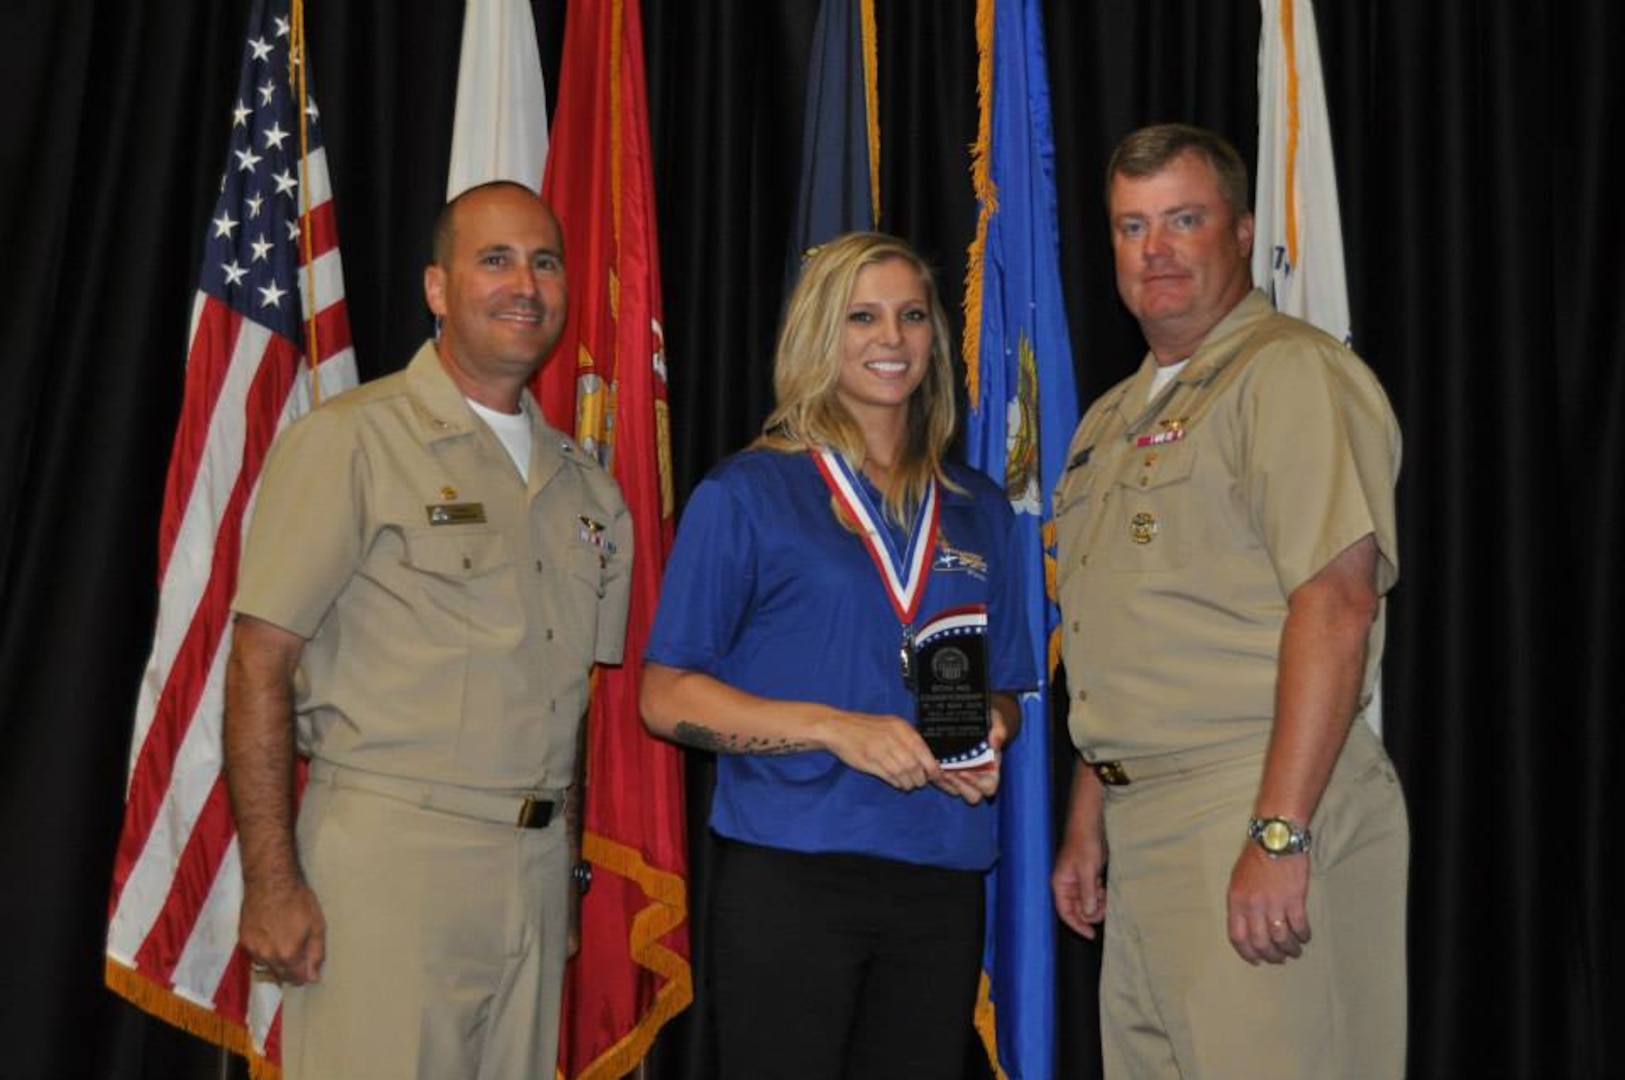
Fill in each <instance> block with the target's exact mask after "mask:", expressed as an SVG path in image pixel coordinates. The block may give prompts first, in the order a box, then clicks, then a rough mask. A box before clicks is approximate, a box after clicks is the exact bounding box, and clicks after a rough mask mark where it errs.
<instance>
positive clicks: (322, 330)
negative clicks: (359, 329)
mask: <svg viewBox="0 0 1625 1080" xmlns="http://www.w3.org/2000/svg"><path fill="white" fill-rule="evenodd" d="M353 344H354V343H353V342H352V341H351V340H350V313H349V310H348V309H347V308H346V306H345V305H344V304H343V303H342V302H340V303H337V304H329V305H328V306H327V307H325V308H323V309H322V310H321V311H319V312H317V314H316V348H317V350H318V353H317V355H318V356H319V357H320V358H321V359H320V360H319V361H318V363H324V362H326V361H328V360H331V359H332V358H333V357H335V356H337V355H338V354H339V353H341V352H343V351H344V350H345V349H348V348H350V347H351V345H353Z"/></svg>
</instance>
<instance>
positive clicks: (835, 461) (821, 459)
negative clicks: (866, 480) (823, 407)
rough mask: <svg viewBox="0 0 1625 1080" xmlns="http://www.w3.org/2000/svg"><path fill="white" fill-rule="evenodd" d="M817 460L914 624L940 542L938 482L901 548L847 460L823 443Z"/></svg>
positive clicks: (897, 605) (898, 606) (906, 619)
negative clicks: (904, 546)
mask: <svg viewBox="0 0 1625 1080" xmlns="http://www.w3.org/2000/svg"><path fill="white" fill-rule="evenodd" d="M813 463H814V464H816V465H817V466H818V471H819V472H820V473H822V474H823V477H824V483H825V484H827V485H829V490H830V494H832V495H833V496H834V497H835V500H836V502H837V503H839V505H840V506H841V508H842V509H843V510H845V511H846V512H847V513H848V514H849V515H850V516H851V518H852V520H853V521H854V522H856V523H857V525H858V527H859V528H860V529H862V530H863V544H864V547H866V548H868V549H869V557H870V558H871V559H873V560H874V563H875V569H877V570H879V571H880V578H881V580H882V581H884V582H885V584H886V595H887V596H888V597H890V598H891V605H892V608H893V610H895V611H896V612H897V618H898V619H899V620H901V621H902V622H903V623H904V624H905V625H906V624H911V623H913V622H914V616H915V614H916V613H917V612H918V611H919V609H920V598H921V597H923V596H924V595H925V582H926V579H927V578H929V577H930V576H931V552H932V551H934V550H936V546H937V518H938V506H937V482H936V480H934V479H933V480H932V481H931V483H930V484H928V485H927V486H926V489H925V498H924V500H922V501H921V503H920V508H919V510H918V512H916V513H915V515H914V523H913V525H912V527H910V529H909V530H908V547H907V548H906V549H905V550H903V551H901V552H900V551H898V550H897V545H896V544H895V542H894V541H893V539H892V533H891V530H890V529H888V528H886V523H885V520H884V518H883V517H882V515H881V511H880V509H879V508H878V507H876V506H875V504H874V501H873V500H872V499H870V498H869V493H868V492H867V491H865V490H864V486H863V481H862V480H860V479H859V478H858V476H857V474H855V473H854V472H853V471H852V468H851V466H849V465H848V464H847V463H846V460H845V459H844V458H842V457H841V455H839V454H837V453H835V451H833V450H830V449H829V448H828V447H823V448H820V449H818V450H816V451H814V452H813Z"/></svg>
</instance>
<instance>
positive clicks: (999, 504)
mask: <svg viewBox="0 0 1625 1080" xmlns="http://www.w3.org/2000/svg"><path fill="white" fill-rule="evenodd" d="M948 475H949V476H950V477H951V478H952V479H953V481H954V482H955V483H956V484H957V485H958V486H959V487H960V488H962V489H963V491H959V492H956V491H952V490H949V489H948V488H946V487H944V486H942V485H940V484H939V485H938V499H939V501H940V503H941V517H940V519H939V525H938V533H937V543H936V549H935V551H934V552H932V555H931V566H932V569H931V574H930V577H929V578H928V580H927V582H926V587H925V592H924V595H923V598H922V600H921V603H920V606H919V610H918V615H917V618H916V619H915V625H916V626H918V625H921V624H924V623H925V622H927V621H929V620H930V618H931V617H932V616H933V615H934V614H936V613H938V612H941V611H945V610H947V609H950V608H956V607H964V606H966V605H973V604H980V605H985V606H986V608H987V615H988V672H989V676H990V679H991V685H992V686H993V688H994V689H997V690H1006V691H1011V692H1020V691H1023V690H1028V689H1031V688H1032V686H1033V685H1034V683H1035V675H1034V672H1033V668H1032V658H1031V656H1030V654H1029V653H1028V652H1027V650H1026V648H1025V647H1024V643H1025V633H1026V631H1025V626H1026V613H1025V610H1024V601H1023V600H1022V590H1021V589H1020V587H1019V582H1017V581H1016V580H1014V576H1013V564H1012V561H1011V559H1010V558H1009V557H1008V552H1009V550H1010V544H1011V543H1012V542H1013V541H1012V537H1013V530H1014V527H1015V516H1014V514H1012V513H1011V510H1010V507H1009V504H1008V503H1007V502H1006V500H1005V496H1004V493H1003V492H1002V491H1001V490H1000V489H999V488H998V487H996V486H995V485H994V484H993V483H992V481H990V480H989V479H988V478H987V477H985V476H983V475H982V474H981V473H978V472H974V471H972V470H970V469H967V468H964V467H961V466H949V467H948ZM864 483H866V484H867V481H864ZM869 494H870V497H871V499H872V500H873V501H874V502H875V503H877V504H878V503H879V502H880V494H879V492H877V491H875V490H874V489H873V488H870V489H869ZM899 546H902V545H901V543H900V544H899ZM902 635H903V626H902V624H901V623H900V622H899V619H898V616H897V613H896V611H895V610H894V609H893V607H892V604H891V601H890V600H889V599H888V597H887V593H886V590H885V587H884V585H883V584H882V582H881V578H880V574H879V572H878V570H877V569H876V567H875V565H874V562H873V561H872V559H871V557H870V555H869V552H868V550H867V548H866V547H865V545H864V543H863V541H862V540H861V539H860V538H859V537H858V536H857V535H856V534H855V533H853V532H850V531H848V530H847V529H846V528H844V527H843V526H842V525H841V523H840V522H839V521H838V520H837V519H836V517H835V514H834V512H833V510H832V508H831V503H830V491H829V488H828V487H827V486H826V485H825V483H824V480H823V478H822V477H821V476H820V474H819V472H818V469H817V466H816V465H815V464H814V462H813V459H812V456H811V455H809V454H807V453H803V452H798V453H780V452H775V451H770V450H747V451H745V452H744V453H741V454H738V455H736V456H734V457H732V458H730V459H728V460H727V461H724V462H723V463H722V464H720V465H718V466H717V467H716V468H715V469H713V470H712V471H711V473H710V474H709V475H708V476H707V477H706V478H705V480H704V481H703V482H702V483H701V484H700V486H699V487H698V488H696V489H695V491H694V493H693V495H692V496H691V497H690V499H689V502H688V505H687V507H686V509H685V510H684V513H683V518H682V524H681V527H680V528H679V529H678V532H677V542H676V545H675V547H674V548H673V549H672V554H671V559H670V561H669V562H668V563H667V565H666V572H665V581H664V585H663V586H662V590H661V597H660V607H659V611H658V612H657V613H656V616H655V623H654V628H653V632H652V634H651V636H650V639H649V643H648V646H647V648H646V649H645V652H644V656H645V658H646V659H647V660H650V661H653V662H655V663H658V664H664V665H666V666H668V667H673V668H682V669H684V670H689V671H698V672H703V673H705V674H707V675H710V676H712V677H714V678H717V679H720V680H721V681H722V682H725V683H728V684H729V685H731V686H734V687H737V688H739V689H741V690H744V691H747V692H749V693H752V694H757V695H760V696H762V697H767V698H778V699H783V700H791V701H817V702H823V703H825V704H828V705H833V706H835V707H837V708H841V709H849V710H853V711H857V712H867V713H878V714H882V715H895V716H901V717H903V718H905V719H908V720H912V719H913V716H914V699H913V694H912V692H911V691H910V690H909V688H908V687H907V686H906V685H905V684H904V682H903V679H902V673H901V671H900V668H899V663H898V647H899V644H900V643H901V640H902ZM1028 737H1029V738H1031V737H1035V736H1031V735H1030V736H1028ZM711 827H712V828H713V829H715V830H716V831H717V832H718V833H719V834H720V835H722V836H725V837H729V838H732V839H736V840H741V841H744V842H747V843H752V844H760V845H764V846H767V847H775V848H784V849H788V850H793V851H804V852H843V853H851V854H863V855H874V856H879V857H882V858H889V859H896V860H899V861H903V862H911V863H919V864H923V865H928V866H941V867H949V868H953V869H962V870H985V869H987V868H988V867H990V866H991V865H992V864H993V861H994V859H995V857H996V856H997V853H998V851H997V838H996V835H995V814H994V811H993V808H992V807H990V806H989V805H987V804H986V803H983V804H981V805H979V806H969V805H967V804H966V803H965V802H964V801H963V800H961V799H958V798H954V797H952V796H949V795H945V794H943V793H942V792H940V791H938V790H937V789H936V788H933V787H925V788H921V789H919V790H917V791H912V792H902V791H898V790H897V789H896V788H893V787H892V786H891V785H889V784H887V783H885V782H884V781H882V780H879V779H876V778H875V777H872V776H869V775H867V774H865V773H861V772H858V771H856V770H854V769H851V768H848V767H847V766H846V765H844V764H842V763H841V762H840V761H839V760H838V759H837V758H836V757H835V756H834V755H833V754H830V753H827V752H825V751H821V750H819V751H809V752H806V753H800V754H785V755H772V756H759V755H752V754H719V755H718V758H717V784H716V791H715V794H714V796H713V801H712V806H711Z"/></svg>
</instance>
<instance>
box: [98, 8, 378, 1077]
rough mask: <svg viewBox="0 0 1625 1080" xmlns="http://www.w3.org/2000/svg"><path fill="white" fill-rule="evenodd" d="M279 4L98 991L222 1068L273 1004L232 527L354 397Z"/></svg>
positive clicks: (213, 240)
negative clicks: (253, 824) (214, 1057)
mask: <svg viewBox="0 0 1625 1080" xmlns="http://www.w3.org/2000/svg"><path fill="white" fill-rule="evenodd" d="M301 13H302V8H301V7H300V5H299V4H298V2H297V0H295V3H294V5H293V7H292V10H291V11H290V8H289V2H288V0H255V4H254V10H253V13H252V14H251V15H250V17H249V21H248V40H247V44H246V46H245V48H244V51H243V66H242V75H241V77H240V80H239V82H238V90H237V102H236V105H235V107H234V108H233V110H232V124H231V140H230V145H229V148H228V152H227V155H226V164H225V174H224V176H223V177H222V178H221V181H220V198H219V201H218V202H217V203H216V204H215V208H214V217H213V219H212V220H211V221H210V224H209V228H208V230H207V236H206V239H205V241H204V250H203V265H202V269H201V270H200V271H199V273H198V287H197V295H196V297H195V298H194V300H193V303H192V331H191V339H190V341H191V345H190V349H189V351H188V353H187V356H186V388H185V398H184V400H183V402H182V405H181V415H180V420H179V424H178V427H177V429H176V432H175V445H174V449H173V451H172V452H171V456H170V461H169V477H168V481H167V483H166V487H165V491H164V507H163V518H162V521H161V524H160V526H159V536H158V580H159V600H158V625H157V627H156V629H155V630H154V632H153V643H152V655H151V658H150V659H149V660H148V662H147V670H146V675H145V677H144V678H143V679H142V683H141V690H140V698H139V700H138V701H137V702H136V717H135V734H134V737H133V740H132V745H131V747H130V774H129V783H128V788H127V791H126V801H125V810H124V828H123V831H122V833H121V835H120V837H119V845H118V853H117V855H116V857H115V860H114V865H113V895H112V899H111V901H110V904H109V908H110V910H109V926H108V933H107V984H108V986H110V987H111V988H112V989H113V990H115V991H117V992H118V993H119V994H121V995H123V996H124V997H126V998H128V999H129V1000H131V1001H133V1002H134V1003H135V1004H137V1005H139V1006H140V1007H141V1008H143V1009H145V1010H147V1011H148V1012H150V1013H153V1014H155V1015H157V1016H160V1017H162V1018H163V1019H165V1020H168V1021H170V1022H171V1023H173V1024H177V1025H179V1026H180V1027H183V1028H186V1029H187V1030H189V1031H192V1032H194V1033H196V1034H198V1035H201V1036H203V1037H204V1038H207V1039H211V1040H213V1041H214V1042H217V1043H219V1044H221V1045H222V1046H226V1047H229V1048H230V1049H232V1050H235V1051H237V1052H238V1053H240V1054H244V1055H247V1056H248V1057H249V1060H250V1062H251V1064H252V1065H253V1067H254V1072H255V1074H256V1075H261V1074H263V1073H265V1072H266V1071H268V1070H267V1066H268V1065H269V1066H270V1067H272V1068H274V1067H275V1065H276V1063H277V1061H278V1059H279V1045H278V1044H279V1031H280V1026H279V1023H278V1017H279V1016H280V1011H279V1010H280V1005H281V996H280V995H279V993H278V992H277V988H276V986H275V985H274V984H272V983H268V982H264V981H257V982H254V983H252V984H251V983H250V981H249V978H248V963H247V958H246V955H245V954H244V953H243V952H242V950H240V949H239V948H238V947H237V915H238V909H239V907H240V906H241V904H242V874H241V870H240V864H239V862H238V852H237V836H236V831H235V829H234V827H233V824H232V819H231V809H230V807H229V806H228V805H227V801H226V785H225V778H224V776H223V775H222V773H221V756H220V728H221V717H222V715H223V682H224V671H225V661H226V655H227V653H228V652H230V649H231V598H232V594H233V593H234V592H236V589H237V556H238V552H239V550H240V548H241V545H242V524H243V520H244V517H245V514H246V512H247V509H248V504H249V502H250V501H251V499H252V497H253V492H254V489H255V486H256V485H257V484H258V482H259V474H260V465H261V463H262V462H263V461H264V460H265V452H266V450H267V449H268V448H269V446H270V444H271V440H272V438H273V437H274V436H275V435H276V433H277V432H278V431H280V430H281V429H282V428H284V427H286V426H287V425H288V424H289V423H291V422H292V421H293V420H294V419H295V418H297V417H298V416H300V415H302V414H304V413H305V412H308V411H309V410H310V408H311V406H312V405H313V404H314V403H317V402H319V401H320V400H321V399H323V398H326V397H330V396H332V395H333V394H336V393H338V392H339V391H340V390H343V389H346V388H348V387H351V386H354V385H355V383H356V369H355V356H354V353H353V352H352V351H351V349H350V322H349V316H348V314H347V311H346V308H345V304H344V275H343V270H342V268H341V267H340V265H339V248H338V231H337V229H336V228H335V226H334V216H333V204H332V201H331V199H330V195H331V188H330V187H329V185H328V180H327V159H326V156H325V154H324V153H323V150H322V140H321V136H320V133H319V132H318V130H317V126H316V120H317V112H316V102H315V99H314V97H313V96H312V94H311V92H310V90H309V88H308V87H307V85H306V82H305V70H304V69H305V67H306V65H305V64H304V63H303V62H302V57H303V56H304V55H305V42H304V28H303V19H302V17H301Z"/></svg>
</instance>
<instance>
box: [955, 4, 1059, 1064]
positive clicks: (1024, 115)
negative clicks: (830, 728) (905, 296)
mask: <svg viewBox="0 0 1625 1080" xmlns="http://www.w3.org/2000/svg"><path fill="white" fill-rule="evenodd" d="M990 7H991V9H992V10H991V12H990V11H989V10H988V9H989V8H990ZM989 34H991V40H989ZM977 38H978V48H979V49H980V51H981V55H982V70H983V72H984V75H983V78H987V77H988V73H989V72H990V73H991V80H992V82H991V85H990V86H983V87H982V88H981V89H982V94H981V95H980V96H981V100H982V109H983V113H982V122H981V129H980V131H981V134H980V137H979V138H978V142H977V146H976V149H975V152H974V165H973V172H974V174H975V179H976V191H977V197H978V199H979V201H980V204H981V217H980V220H979V222H978V226H977V238H976V241H975V243H974V244H973V245H972V248H971V258H970V266H969V268H968V273H967V281H966V300H965V306H966V318H965V361H966V367H967V370H968V374H969V378H968V383H969V387H968V391H969V398H970V413H969V416H968V418H967V425H966V443H967V447H966V453H967V455H968V457H969V460H970V463H971V464H972V465H974V466H976V467H978V468H980V469H982V470H983V471H984V472H986V473H987V474H988V475H989V476H991V477H993V479H994V480H996V481H998V482H999V483H1000V484H1002V485H1003V486H1004V489H1005V491H1006V493H1007V495H1008V496H1009V499H1010V505H1011V507H1012V508H1014V510H1015V511H1016V514H1017V518H1018V521H1019V523H1020V525H1021V527H1022V530H1023V535H1024V537H1025V540H1024V542H1023V543H1022V544H1021V546H1020V548H1019V550H1017V551H1015V552H1013V554H1014V555H1015V556H1016V560H1017V562H1018V570H1019V572H1020V574H1021V575H1022V577H1023V579H1024V581H1025V583H1026V588H1027V610H1028V612H1029V617H1030V620H1031V622H1030V625H1029V626H1028V627H1027V629H1026V633H1027V638H1028V643H1029V646H1030V648H1031V649H1032V655H1033V659H1034V667H1035V669H1036V670H1037V671H1038V673H1039V688H1038V690H1037V692H1036V693H1032V694H1027V695H1025V696H1024V697H1023V698H1022V702H1021V709H1022V731H1021V734H1020V735H1019V736H1018V737H1017V738H1016V739H1015V740H1014V741H1013V742H1012V743H1011V744H1010V747H1009V749H1008V750H1007V751H1006V753H1005V755H1004V778H1003V781H1002V783H1001V785H1000V789H999V799H998V808H999V863H998V866H997V867H996V868H995V870H994V872H993V873H992V874H991V875H989V879H988V912H989V921H988V937H987V944H986V949H985V952H984V955H983V964H984V969H985V971H986V973H987V976H988V985H989V996H990V998H991V1001H990V1002H988V1003H982V1004H981V1005H979V1007H978V1018H977V1019H978V1023H977V1026H978V1028H979V1029H980V1030H981V1032H982V1037H983V1040H984V1042H987V1043H988V1045H989V1050H990V1052H993V1051H994V1044H993V1041H992V1039H991V1038H990V1036H991V1035H992V1034H993V1032H992V1031H990V1030H989V1028H990V1027H991V1028H993V1029H995V1030H996V1035H997V1042H996V1054H997V1064H998V1066H999V1067H1000V1070H1001V1075H1002V1076H1009V1077H1021V1078H1025V1080H1047V1078H1048V1077H1052V1076H1054V1075H1055V914H1054V909H1053V907H1052V903H1051V900H1050V892H1049V874H1050V867H1051V862H1052V860H1053V858H1054V843H1053V839H1052V832H1053V829H1052V827H1051V818H1050V814H1051V804H1050V791H1051V784H1050V752H1049V730H1050V728H1049V715H1050V697H1049V692H1050V685H1051V678H1052V676H1053V675H1054V659H1053V658H1055V657H1057V656H1058V655H1059V650H1058V649H1057V648H1055V647H1053V646H1052V638H1053V636H1054V635H1055V634H1057V633H1059V626H1060V617H1059V613H1058V611H1057V609H1056V606H1055V597H1054V595H1053V585H1052V584H1047V583H1052V582H1053V581H1054V578H1055V575H1054V559H1055V527H1054V520H1053V509H1052V507H1051V505H1050V494H1051V492H1052V491H1053V490H1054V488H1055V484H1056V481H1057V480H1058V479H1059V478H1060V474H1061V470H1062V467H1063V465H1064V464H1065V455H1066V447H1067V443H1068V441H1069V440H1070V439H1071V437H1072V429H1073V428H1074V427H1075V426H1076V425H1077V422H1078V393H1077V384H1076V381H1075V379H1074V376H1073V371H1072V350H1071V346H1070V343H1069V340H1068V337H1067V322H1066V311H1065V308H1064V306H1063V302H1062V296H1061V270H1060V237H1059V227H1058V223H1057V217H1056V210H1055V148H1054V141H1053V136H1052V131H1051V127H1050V104H1049V77H1048V74H1047V72H1046V68H1045V63H1044V27H1043V19H1042V15H1041V12H1040V6H1039V0H980V2H979V3H978V5H977ZM990 54H991V60H992V62H991V65H989V63H988V57H989V55H990ZM988 1004H991V1008H992V1013H993V1015H992V1024H991V1025H990V1024H989V1023H988V1017H987V1013H986V1005H988Z"/></svg>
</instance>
